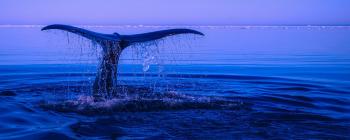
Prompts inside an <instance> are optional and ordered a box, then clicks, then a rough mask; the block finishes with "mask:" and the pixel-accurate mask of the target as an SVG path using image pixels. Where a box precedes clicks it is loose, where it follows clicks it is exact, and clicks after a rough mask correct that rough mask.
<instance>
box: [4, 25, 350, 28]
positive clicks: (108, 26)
mask: <svg viewBox="0 0 350 140" xmlns="http://www.w3.org/2000/svg"><path fill="white" fill-rule="evenodd" d="M47 25H49V24H0V28H41V27H45V26H47ZM72 25H73V26H80V27H88V28H89V27H90V28H118V27H122V28H125V27H126V28H166V27H194V28H215V27H218V28H220V27H224V28H230V27H233V28H234V27H236V28H241V27H246V28H250V27H335V28H337V27H338V28H339V27H340V28H341V27H350V25H321V24H320V25H307V24H306V25H283V24H281V25H248V24H247V25H149V24H146V25H145V24H115V25H94V24H72Z"/></svg>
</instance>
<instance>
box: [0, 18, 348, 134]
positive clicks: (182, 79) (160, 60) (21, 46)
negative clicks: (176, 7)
mask: <svg viewBox="0 0 350 140" xmlns="http://www.w3.org/2000/svg"><path fill="white" fill-rule="evenodd" d="M41 27H42V26H40V25H20V26H19V25H18V26H14V25H6V26H5V25H3V26H0V36H1V37H2V39H1V40H0V139H350V39H349V37H350V28H349V27H344V26H186V28H191V29H196V30H199V31H201V32H203V33H204V34H205V35H206V36H204V37H196V36H190V35H187V36H186V35H185V36H178V37H170V38H167V39H164V40H160V41H157V42H152V43H149V44H145V45H140V46H131V47H130V49H127V50H125V52H123V56H122V58H121V60H120V64H119V75H118V89H119V90H120V91H119V92H120V93H121V94H122V95H123V97H119V98H116V99H112V100H108V101H106V102H102V103H101V102H99V103H96V102H93V101H92V99H91V87H92V83H93V80H94V78H95V75H96V71H97V66H98V60H99V55H100V54H99V51H100V48H99V46H96V45H94V44H92V43H90V42H89V41H88V40H86V39H83V38H80V37H78V36H75V35H72V34H67V33H65V32H60V31H50V32H42V31H40V28H41ZM81 27H85V28H88V29H90V30H94V31H100V32H105V33H113V32H118V33H120V34H133V33H141V32H145V31H155V30H159V29H168V28H173V27H171V26H142V25H138V26H81Z"/></svg>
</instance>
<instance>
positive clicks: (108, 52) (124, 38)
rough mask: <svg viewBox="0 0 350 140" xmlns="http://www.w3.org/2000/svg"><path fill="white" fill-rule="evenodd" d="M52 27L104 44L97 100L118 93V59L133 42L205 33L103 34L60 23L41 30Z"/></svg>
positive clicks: (183, 31) (175, 30) (184, 31)
mask: <svg viewBox="0 0 350 140" xmlns="http://www.w3.org/2000/svg"><path fill="white" fill-rule="evenodd" d="M51 29H58V30H63V31H67V32H71V33H74V34H77V35H80V36H83V37H85V38H87V39H90V40H92V41H94V42H97V43H98V44H100V45H101V46H102V49H103V54H102V55H103V57H102V59H101V63H100V67H99V69H98V72H97V75H96V79H95V82H94V84H93V96H94V97H95V99H97V100H100V99H106V98H111V97H115V96H117V95H118V94H117V89H116V86H117V71H118V70H117V69H118V60H119V57H120V55H121V53H122V51H123V50H124V49H125V48H126V47H128V46H130V45H132V44H137V43H143V42H148V41H154V40H157V39H161V38H164V37H168V36H173V35H178V34H195V35H202V36H203V35H204V34H203V33H201V32H198V31H195V30H191V29H169V30H161V31H155V32H149V33H143V34H135V35H120V34H118V33H114V34H102V33H97V32H93V31H89V30H86V29H82V28H78V27H73V26H69V25H60V24H54V25H49V26H46V27H44V28H42V29H41V30H43V31H44V30H51Z"/></svg>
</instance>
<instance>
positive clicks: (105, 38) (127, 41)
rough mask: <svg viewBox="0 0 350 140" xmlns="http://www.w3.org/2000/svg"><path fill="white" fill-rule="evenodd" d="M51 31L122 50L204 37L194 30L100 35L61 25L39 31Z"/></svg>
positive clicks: (46, 27)
mask: <svg viewBox="0 0 350 140" xmlns="http://www.w3.org/2000/svg"><path fill="white" fill-rule="evenodd" d="M51 29H58V30H63V31H67V32H71V33H74V34H77V35H80V36H83V37H85V38H88V39H90V40H92V41H96V42H98V43H99V44H102V45H103V46H105V43H106V42H113V43H112V44H114V43H117V42H119V43H120V44H119V45H120V46H121V47H122V48H123V49H124V48H125V47H127V46H129V45H132V44H134V43H142V42H148V41H154V40H157V39H161V38H164V37H168V36H173V35H178V34H195V35H202V36H204V34H203V33H201V32H199V31H196V30H191V29H168V30H160V31H155V32H149V33H143V34H135V35H119V34H118V33H114V34H102V33H97V32H93V31H89V30H86V29H82V28H78V27H74V26H69V25H61V24H53V25H49V26H45V27H44V28H42V29H41V30H42V31H44V30H51ZM109 44H110V43H109Z"/></svg>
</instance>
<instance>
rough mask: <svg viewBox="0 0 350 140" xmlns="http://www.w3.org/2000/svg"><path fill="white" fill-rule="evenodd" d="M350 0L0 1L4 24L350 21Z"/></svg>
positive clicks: (309, 23) (314, 22) (0, 13)
mask: <svg viewBox="0 0 350 140" xmlns="http://www.w3.org/2000/svg"><path fill="white" fill-rule="evenodd" d="M349 7H350V1H349V0H147V1H146V0H123V1H121V0H55V1H49V0H1V1H0V24H2V25H4V24H14V25H22V24H26V25H28V24H31V25H32V24H53V23H62V24H63V23H64V24H84V25H126V24H132V25H140V24H143V25H350V8H349Z"/></svg>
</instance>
